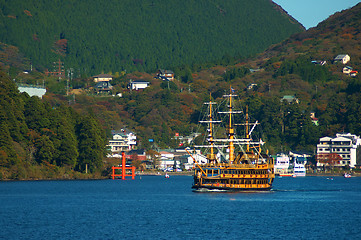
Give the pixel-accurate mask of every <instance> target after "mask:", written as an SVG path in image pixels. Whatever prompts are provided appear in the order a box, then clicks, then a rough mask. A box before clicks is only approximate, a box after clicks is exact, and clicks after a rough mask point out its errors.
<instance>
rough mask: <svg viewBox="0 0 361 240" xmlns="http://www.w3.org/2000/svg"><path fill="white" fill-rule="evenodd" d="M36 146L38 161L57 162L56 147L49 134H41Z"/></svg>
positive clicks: (36, 158)
mask: <svg viewBox="0 0 361 240" xmlns="http://www.w3.org/2000/svg"><path fill="white" fill-rule="evenodd" d="M35 147H36V148H37V152H36V154H35V160H36V161H37V162H38V163H44V162H47V163H51V164H55V159H54V158H53V156H54V152H55V148H54V144H53V142H52V141H51V140H50V138H49V137H48V136H41V137H40V138H39V139H38V140H37V141H36V142H35Z"/></svg>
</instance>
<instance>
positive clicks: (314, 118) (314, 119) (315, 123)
mask: <svg viewBox="0 0 361 240" xmlns="http://www.w3.org/2000/svg"><path fill="white" fill-rule="evenodd" d="M310 117H311V121H312V123H313V124H314V125H316V126H318V125H319V123H318V118H316V115H315V112H311V113H310Z"/></svg>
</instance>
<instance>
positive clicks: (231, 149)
mask: <svg viewBox="0 0 361 240" xmlns="http://www.w3.org/2000/svg"><path fill="white" fill-rule="evenodd" d="M231 93H232V87H231V88H230V94H229V106H228V108H229V126H228V138H229V162H230V163H231V164H232V163H233V161H234V144H233V140H234V129H233V125H232V94H231Z"/></svg>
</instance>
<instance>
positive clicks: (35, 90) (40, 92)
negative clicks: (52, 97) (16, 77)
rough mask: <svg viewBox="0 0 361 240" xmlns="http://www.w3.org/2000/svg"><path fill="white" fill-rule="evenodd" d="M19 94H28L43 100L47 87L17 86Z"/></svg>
mask: <svg viewBox="0 0 361 240" xmlns="http://www.w3.org/2000/svg"><path fill="white" fill-rule="evenodd" d="M17 86H18V89H19V92H26V93H27V94H29V96H30V97H32V96H37V97H39V98H42V97H43V96H44V95H45V93H46V88H45V87H39V86H32V85H22V84H17Z"/></svg>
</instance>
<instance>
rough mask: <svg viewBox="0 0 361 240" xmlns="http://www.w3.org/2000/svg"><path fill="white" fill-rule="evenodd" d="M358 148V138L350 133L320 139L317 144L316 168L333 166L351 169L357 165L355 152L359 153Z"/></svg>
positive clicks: (360, 140) (360, 143)
mask: <svg viewBox="0 0 361 240" xmlns="http://www.w3.org/2000/svg"><path fill="white" fill-rule="evenodd" d="M360 146H361V139H360V136H356V135H353V134H351V133H338V134H336V137H323V138H320V142H319V144H317V156H316V160H317V166H318V167H322V166H325V165H333V166H336V167H344V166H350V167H352V168H353V167H355V165H356V164H357V150H359V151H360V149H361V147H360ZM358 157H360V156H358Z"/></svg>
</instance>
